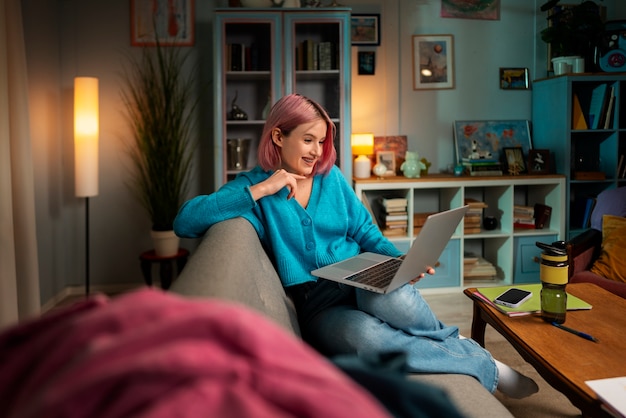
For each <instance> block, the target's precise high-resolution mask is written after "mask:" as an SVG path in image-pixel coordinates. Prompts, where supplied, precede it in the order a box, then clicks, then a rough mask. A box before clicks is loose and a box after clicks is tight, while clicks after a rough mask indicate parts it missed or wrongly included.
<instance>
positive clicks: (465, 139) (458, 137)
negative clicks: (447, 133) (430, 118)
mask: <svg viewBox="0 0 626 418" xmlns="http://www.w3.org/2000/svg"><path fill="white" fill-rule="evenodd" d="M454 145H455V148H456V157H457V162H458V163H459V164H461V163H462V162H468V161H476V160H484V161H494V162H496V161H501V160H502V151H503V150H504V148H511V147H520V148H521V149H522V152H523V153H524V155H528V151H529V150H530V149H531V148H532V146H531V142H530V126H529V122H528V121H527V120H502V121H500V120H492V121H455V122H454Z"/></svg>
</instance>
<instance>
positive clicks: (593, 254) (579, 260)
mask: <svg viewBox="0 0 626 418" xmlns="http://www.w3.org/2000/svg"><path fill="white" fill-rule="evenodd" d="M601 244H602V232H600V231H598V230H597V229H589V230H587V231H585V232H583V233H582V234H580V235H577V236H575V237H574V238H572V239H571V240H570V241H568V242H567V255H568V259H569V277H572V276H573V275H574V274H576V273H580V272H581V271H585V270H589V269H590V268H591V265H592V264H593V262H594V260H595V259H596V258H597V257H598V254H599V253H600V246H601Z"/></svg>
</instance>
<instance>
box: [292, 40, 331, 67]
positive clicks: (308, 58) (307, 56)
mask: <svg viewBox="0 0 626 418" xmlns="http://www.w3.org/2000/svg"><path fill="white" fill-rule="evenodd" d="M333 69H337V47H336V45H335V44H334V43H332V42H315V41H313V40H312V39H305V40H304V41H302V42H301V43H299V44H298V45H297V46H296V70H298V71H301V70H308V71H313V70H314V71H317V70H333Z"/></svg>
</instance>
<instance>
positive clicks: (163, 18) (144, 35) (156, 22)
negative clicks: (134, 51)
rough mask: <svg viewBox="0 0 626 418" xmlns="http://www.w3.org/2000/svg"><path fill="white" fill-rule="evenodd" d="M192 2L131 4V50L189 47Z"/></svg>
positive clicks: (159, 0) (146, 0)
mask: <svg viewBox="0 0 626 418" xmlns="http://www.w3.org/2000/svg"><path fill="white" fill-rule="evenodd" d="M194 23H195V16H194V1H193V0H131V1H130V36H131V39H130V43H131V45H133V46H155V45H156V41H157V39H158V40H159V44H160V45H163V46H174V45H176V46H192V45H193V44H194V30H195V28H194V26H195V25H194Z"/></svg>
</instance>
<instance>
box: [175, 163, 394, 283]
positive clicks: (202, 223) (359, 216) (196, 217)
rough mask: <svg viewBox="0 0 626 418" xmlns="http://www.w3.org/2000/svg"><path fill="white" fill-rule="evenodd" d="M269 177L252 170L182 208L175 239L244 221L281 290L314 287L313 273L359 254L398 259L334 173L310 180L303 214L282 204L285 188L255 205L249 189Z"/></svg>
mask: <svg viewBox="0 0 626 418" xmlns="http://www.w3.org/2000/svg"><path fill="white" fill-rule="evenodd" d="M271 174H272V173H271V172H266V171H263V170H262V169H261V168H260V167H256V168H254V169H252V170H251V171H248V172H245V173H242V174H240V175H238V176H237V178H235V179H234V180H232V181H230V182H229V183H227V184H225V185H224V186H222V187H221V188H220V189H219V190H218V191H217V192H215V193H213V194H210V195H201V196H197V197H195V198H193V199H191V200H189V201H187V202H185V203H184V204H183V206H182V207H181V209H180V211H179V213H178V216H177V217H176V220H175V221H174V230H175V232H176V234H177V235H178V236H180V237H185V238H198V237H201V236H202V235H203V234H204V233H205V232H206V231H207V230H208V229H209V228H210V227H211V225H213V224H216V223H218V222H221V221H223V220H226V219H232V218H236V217H243V218H245V219H247V220H248V221H249V222H250V223H251V224H252V226H253V227H254V229H255V230H256V232H257V234H258V235H259V239H260V240H261V243H262V244H263V246H264V248H265V250H266V251H267V253H268V255H269V256H270V258H271V259H272V260H273V262H274V266H275V267H276V270H277V272H278V275H279V277H280V279H281V281H282V283H283V286H285V287H288V286H293V285H296V284H301V283H305V282H308V281H315V280H317V279H316V277H315V276H312V275H311V273H310V272H311V271H312V270H314V269H316V268H319V267H323V266H325V265H328V264H331V263H334V262H337V261H342V260H344V259H346V258H348V257H351V256H354V255H356V254H358V253H360V252H363V251H371V252H375V253H379V254H386V255H391V256H395V257H397V256H400V255H401V254H402V253H401V252H400V251H398V249H397V248H396V247H395V246H394V245H393V244H392V243H391V242H390V241H389V240H388V239H387V238H385V237H384V236H383V235H382V233H381V232H380V230H379V229H378V227H377V226H376V225H374V223H373V222H372V219H371V216H370V214H369V212H368V211H367V209H366V208H365V207H364V206H363V204H362V203H361V202H360V201H359V200H358V199H357V197H356V195H355V193H354V190H352V188H351V187H350V185H349V184H348V182H347V181H346V180H345V178H344V177H343V175H342V173H341V171H340V170H339V169H338V168H337V167H333V168H332V170H331V171H330V173H329V174H328V175H316V176H315V177H314V179H313V188H312V191H311V197H310V200H309V204H308V206H307V207H306V209H305V208H303V207H302V206H300V204H299V203H298V202H297V201H296V199H289V200H287V195H288V194H289V191H288V189H287V188H286V187H285V188H283V189H282V190H281V191H279V192H278V193H276V194H274V195H271V196H266V197H263V198H261V199H259V200H258V201H256V202H255V201H254V199H253V198H252V194H251V192H250V186H251V185H254V184H257V183H259V182H261V181H263V180H265V179H267V178H268V177H269V176H270V175H271ZM233 262H236V260H233Z"/></svg>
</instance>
